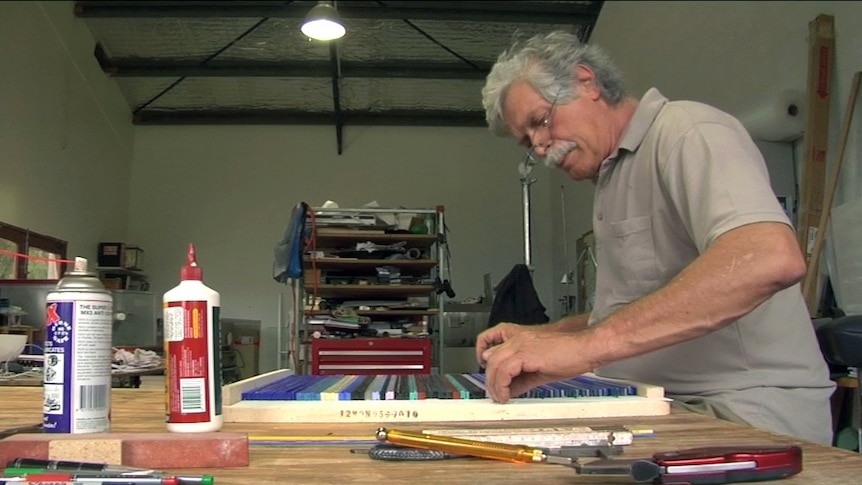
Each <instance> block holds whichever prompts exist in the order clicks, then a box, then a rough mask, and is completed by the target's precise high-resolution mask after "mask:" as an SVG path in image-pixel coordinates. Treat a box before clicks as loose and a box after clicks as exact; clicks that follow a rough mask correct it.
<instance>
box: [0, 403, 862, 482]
mask: <svg viewBox="0 0 862 485" xmlns="http://www.w3.org/2000/svg"><path fill="white" fill-rule="evenodd" d="M112 402H113V410H112V427H111V429H112V431H117V432H163V431H165V424H164V411H163V410H164V393H163V391H161V390H149V389H114V390H113V392H112ZM41 418H42V390H41V389H40V388H33V387H30V388H24V387H3V388H0V428H11V427H14V426H23V425H27V424H34V423H38V422H40V421H41ZM539 423H541V424H539ZM482 424H484V425H485V426H507V427H509V426H511V427H517V426H518V423H516V422H506V423H499V422H498V423H470V425H471V426H479V425H482ZM379 425H387V424H386V423H380V424H379ZM522 425H523V426H527V427H536V426H546V425H568V426H592V427H594V428H601V427H602V426H603V425H605V426H610V425H629V426H638V427H646V428H650V429H653V430H654V431H655V436H654V437H644V438H636V439H635V443H634V444H633V445H630V446H627V447H626V450H625V454H624V457H628V458H635V457H640V456H649V455H651V454H652V453H654V452H657V451H670V450H674V449H678V448H690V447H696V446H709V445H728V444H773V443H799V441H797V440H793V439H791V438H788V437H784V436H779V435H774V434H770V433H767V432H764V431H760V430H756V429H752V428H748V427H744V426H739V425H736V424H733V423H730V422H726V421H720V420H716V419H713V418H708V417H705V416H701V415H698V414H692V413H687V412H679V413H677V412H674V413H672V414H671V415H669V416H659V417H648V418H610V419H608V418H604V419H589V420H578V421H576V422H573V421H568V422H560V421H552V422H547V421H530V422H525V423H522ZM453 426H465V424H464V423H460V424H452V423H450V424H447V423H432V424H429V425H428V426H424V427H423V426H414V425H409V426H392V425H389V427H391V428H401V429H413V430H421V429H426V428H427V429H433V428H435V427H436V428H444V427H453ZM377 427H378V425H376V424H337V425H321V424H301V425H297V424H269V423H261V424H256V423H253V424H249V423H229V424H226V425H225V426H224V428H223V430H224V431H236V432H247V433H249V434H257V435H261V434H268V435H272V434H279V435H292V436H299V435H303V436H308V435H321V436H323V435H326V434H331V435H338V436H358V435H366V436H368V437H369V438H370V437H371V436H372V435H373V433H374V431H375V430H376V429H377ZM799 444H801V445H802V447H803V456H804V470H803V472H802V473H801V474H800V475H797V476H796V477H793V478H790V479H787V480H782V481H780V482H771V483H782V484H787V485H794V484H796V485H798V484H806V485H812V484H824V485H825V484H828V485H857V484H859V483H860V473H862V455H860V454H857V453H854V452H850V451H845V450H840V449H837V448H829V447H826V446H820V445H814V444H808V443H799ZM352 447H353V448H357V447H358V446H356V445H354V446H352ZM350 448H351V447H349V446H333V445H318V446H316V447H312V446H308V447H293V448H265V447H255V446H253V447H252V448H251V465H250V466H249V467H248V468H222V469H206V470H203V469H187V470H170V471H176V472H179V471H184V472H186V473H189V474H204V473H208V474H212V475H214V476H215V477H216V481H215V483H216V485H234V484H261V485H268V484H271V485H276V484H277V485H283V484H315V483H321V484H333V483H351V484H365V483H367V484H374V485H382V484H402V483H410V484H411V485H412V484H423V483H429V484H435V485H441V484H445V485H455V484H471V485H472V484H476V483H493V484H498V483H538V482H541V483H543V484H568V485H577V484H581V483H588V484H608V485H610V484H623V483H631V482H626V481H625V480H621V479H618V480H612V479H609V478H607V477H602V478H600V479H598V478H596V477H583V476H578V475H577V474H575V473H574V472H573V471H572V470H570V469H568V468H566V467H563V466H559V465H544V464H535V465H522V464H515V463H506V462H500V461H493V460H483V459H478V458H460V459H452V460H443V461H430V462H380V461H375V460H371V459H369V458H368V457H367V456H363V455H360V454H353V453H350V451H349V450H350ZM760 483H766V482H760Z"/></svg>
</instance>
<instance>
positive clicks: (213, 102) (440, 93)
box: [75, 1, 602, 138]
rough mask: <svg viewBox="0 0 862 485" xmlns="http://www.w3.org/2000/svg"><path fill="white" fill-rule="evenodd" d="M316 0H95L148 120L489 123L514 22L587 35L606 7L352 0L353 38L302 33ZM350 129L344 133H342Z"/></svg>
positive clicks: (94, 23) (106, 38) (134, 104)
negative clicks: (491, 95)
mask: <svg viewBox="0 0 862 485" xmlns="http://www.w3.org/2000/svg"><path fill="white" fill-rule="evenodd" d="M316 3H317V2H313V1H311V2H309V1H296V2H283V1H282V2H272V1H269V2H258V1H219V2H203V1H146V2H140V1H139V2H127V1H83V2H76V4H75V13H76V15H77V16H78V17H80V18H83V19H84V20H85V21H86V23H87V25H88V27H89V28H90V30H91V32H92V33H93V36H94V37H95V39H96V41H97V44H98V46H97V49H96V56H97V58H98V60H99V62H100V64H101V66H102V68H103V69H104V70H105V72H106V73H108V74H109V75H112V76H116V78H117V80H118V82H119V85H120V88H121V89H122V91H123V94H124V95H125V97H126V99H127V100H128V102H129V105H130V107H131V109H132V111H133V113H134V122H135V123H138V124H179V123H243V124H247V123H267V124H275V123H281V124H332V125H335V126H336V127H337V128H338V130H339V134H340V127H341V126H344V125H345V124H374V125H388V124H414V125H417V124H418V125H433V126H440V125H470V126H481V125H483V124H484V116H483V114H482V112H481V99H480V90H481V87H482V84H483V82H484V77H485V75H486V74H487V71H488V68H489V67H490V65H491V64H492V63H493V61H494V60H495V59H496V57H497V55H499V53H500V52H501V51H502V50H503V49H505V48H506V47H507V46H508V45H509V43H510V41H511V39H512V35H513V33H515V32H516V31H519V32H522V33H524V34H528V35H529V34H533V33H537V32H545V31H549V30H553V29H561V28H562V29H568V30H570V31H572V32H575V33H577V34H579V35H580V36H581V38H582V39H584V40H586V39H587V38H588V37H589V34H590V32H591V30H592V27H593V25H594V24H595V21H596V19H597V18H598V14H599V12H600V10H601V5H602V2H589V1H508V2H489V1H479V2H476V1H463V2H457V1H456V2H450V1H439V2H426V1H372V2H368V1H342V2H336V6H337V8H338V10H339V13H340V14H341V16H342V17H343V18H344V20H345V26H346V28H347V35H345V37H343V38H342V39H340V40H338V41H333V42H320V41H311V40H309V39H308V38H306V37H305V36H304V35H303V34H302V33H301V32H300V30H299V27H300V23H301V21H302V19H303V18H304V16H305V14H306V13H307V12H308V10H310V9H311V8H312V7H313V6H314V5H315V4H316ZM339 138H340V137H339Z"/></svg>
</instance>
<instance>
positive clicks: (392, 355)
mask: <svg viewBox="0 0 862 485" xmlns="http://www.w3.org/2000/svg"><path fill="white" fill-rule="evenodd" d="M311 373H312V374H314V375H338V374H430V373H431V339H428V338H417V339H400V338H350V339H321V338H318V339H313V340H312V341H311Z"/></svg>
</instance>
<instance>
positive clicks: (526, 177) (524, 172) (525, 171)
mask: <svg viewBox="0 0 862 485" xmlns="http://www.w3.org/2000/svg"><path fill="white" fill-rule="evenodd" d="M534 164H535V162H533V160H532V159H531V158H530V157H529V156H527V157H525V158H524V160H523V161H522V162H521V163H520V164H519V165H518V172H520V174H521V201H522V203H523V205H524V264H526V265H527V267H528V268H530V269H532V266H531V265H532V251H531V250H530V239H531V237H530V236H531V233H530V185H532V184H533V182H535V181H536V180H535V179H531V178H530V172H532V171H533V165H534Z"/></svg>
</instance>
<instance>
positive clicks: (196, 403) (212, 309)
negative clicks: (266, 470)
mask: <svg viewBox="0 0 862 485" xmlns="http://www.w3.org/2000/svg"><path fill="white" fill-rule="evenodd" d="M180 279H181V281H180V284H179V285H177V286H176V287H175V288H173V289H172V290H170V291H168V292H167V293H165V296H164V299H163V306H164V315H163V316H164V327H165V328H164V333H165V335H164V338H165V390H166V396H165V400H166V416H165V421H166V422H167V427H168V431H172V432H178V433H203V432H208V431H218V430H219V429H221V426H222V422H223V417H222V389H221V383H222V379H221V365H220V361H221V350H220V345H221V338H220V333H221V332H220V331H219V330H220V321H219V304H220V302H219V294H218V292H216V291H215V290H213V289H212V288H209V287H207V286H205V285H204V284H203V281H202V280H203V271H202V270H201V268H200V267H199V266H198V264H197V261H196V259H195V247H194V244H189V249H188V260H187V262H186V265H185V266H183V268H182V270H181V272H180Z"/></svg>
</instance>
